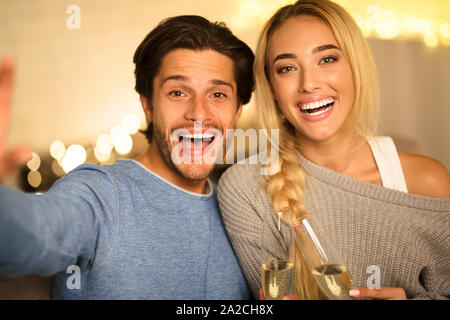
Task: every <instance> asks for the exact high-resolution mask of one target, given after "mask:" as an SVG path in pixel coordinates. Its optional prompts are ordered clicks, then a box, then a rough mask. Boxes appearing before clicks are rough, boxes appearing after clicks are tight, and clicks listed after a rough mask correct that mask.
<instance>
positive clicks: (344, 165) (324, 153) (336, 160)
mask: <svg viewBox="0 0 450 320" xmlns="http://www.w3.org/2000/svg"><path fill="white" fill-rule="evenodd" d="M297 141H298V142H299V146H300V147H299V148H300V152H301V153H302V155H303V156H304V157H305V158H307V159H308V160H310V161H312V162H314V163H316V164H318V165H319V166H322V167H325V168H328V169H330V170H333V171H336V172H338V173H342V174H346V175H349V173H351V172H353V171H355V170H354V168H353V167H354V166H355V165H357V164H358V163H359V164H360V162H359V161H361V157H365V156H367V154H365V153H366V152H364V151H367V150H365V148H367V147H368V146H367V143H365V139H364V138H363V137H361V136H360V135H358V134H357V133H356V132H355V131H354V130H352V131H349V132H346V133H344V134H340V135H335V136H333V137H331V138H330V139H327V140H323V141H313V140H309V139H307V138H305V137H304V136H301V135H300V134H297ZM369 151H370V150H369ZM357 166H358V167H359V165H357Z"/></svg>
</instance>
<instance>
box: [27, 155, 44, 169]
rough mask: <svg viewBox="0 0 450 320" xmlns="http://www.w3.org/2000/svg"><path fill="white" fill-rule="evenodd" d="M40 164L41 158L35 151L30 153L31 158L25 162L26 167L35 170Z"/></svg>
mask: <svg viewBox="0 0 450 320" xmlns="http://www.w3.org/2000/svg"><path fill="white" fill-rule="evenodd" d="M40 166H41V158H40V157H39V155H38V154H37V153H36V152H32V153H31V159H30V161H28V162H27V167H28V168H29V169H30V170H31V171H36V170H37V169H39V167H40Z"/></svg>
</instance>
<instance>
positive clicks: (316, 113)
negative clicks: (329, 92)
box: [308, 106, 331, 116]
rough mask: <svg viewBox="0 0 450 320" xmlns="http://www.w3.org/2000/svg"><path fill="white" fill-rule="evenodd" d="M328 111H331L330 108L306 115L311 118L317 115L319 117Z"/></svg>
mask: <svg viewBox="0 0 450 320" xmlns="http://www.w3.org/2000/svg"><path fill="white" fill-rule="evenodd" d="M330 109H331V106H329V107H326V108H325V109H323V110H320V111H317V112H311V113H308V115H311V116H317V115H319V114H322V113H324V112H327V111H328V110H330Z"/></svg>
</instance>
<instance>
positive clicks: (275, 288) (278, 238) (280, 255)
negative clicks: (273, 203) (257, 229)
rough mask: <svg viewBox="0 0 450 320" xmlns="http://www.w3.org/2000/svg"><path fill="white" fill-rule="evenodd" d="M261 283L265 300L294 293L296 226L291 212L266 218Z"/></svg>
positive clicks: (271, 214) (263, 233) (268, 215)
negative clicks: (294, 233) (294, 237)
mask: <svg viewBox="0 0 450 320" xmlns="http://www.w3.org/2000/svg"><path fill="white" fill-rule="evenodd" d="M262 229H263V230H262V243H261V280H262V289H263V293H264V298H265V299H267V300H279V299H280V298H281V297H284V296H286V295H288V294H290V293H291V291H292V282H293V274H294V272H293V271H294V240H293V232H294V225H293V219H292V213H291V211H283V212H278V214H276V215H275V214H273V213H271V212H269V213H267V214H266V215H265V216H264V220H263V228H262Z"/></svg>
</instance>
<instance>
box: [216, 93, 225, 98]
mask: <svg viewBox="0 0 450 320" xmlns="http://www.w3.org/2000/svg"><path fill="white" fill-rule="evenodd" d="M212 96H213V97H214V98H225V97H226V96H227V95H226V94H224V93H222V92H214V93H213V94H212Z"/></svg>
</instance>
